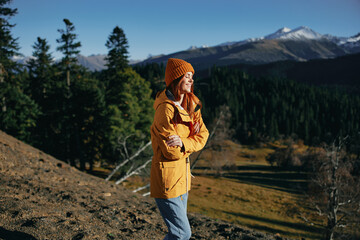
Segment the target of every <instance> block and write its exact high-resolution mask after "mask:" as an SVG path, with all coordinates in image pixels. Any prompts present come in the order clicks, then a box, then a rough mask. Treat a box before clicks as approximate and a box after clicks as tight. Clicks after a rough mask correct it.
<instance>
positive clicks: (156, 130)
mask: <svg viewBox="0 0 360 240" xmlns="http://www.w3.org/2000/svg"><path fill="white" fill-rule="evenodd" d="M167 93H169V92H167V90H164V91H162V92H161V93H160V94H158V95H157V98H156V99H155V102H154V109H155V116H154V122H153V124H152V125H151V141H152V147H153V151H154V156H153V159H152V164H151V174H150V196H151V197H154V198H165V199H168V198H174V197H178V196H180V195H182V194H185V193H187V192H188V191H189V190H190V186H191V177H190V176H191V174H190V163H189V161H188V157H189V155H190V154H191V153H193V152H196V151H199V150H201V149H202V148H203V147H204V146H205V144H206V141H207V139H208V136H209V131H208V130H207V128H206V126H205V124H204V122H203V120H202V117H201V112H200V110H197V111H195V113H194V117H193V118H191V117H190V116H189V114H188V113H187V112H186V111H185V110H184V109H182V108H181V107H179V106H177V105H175V103H174V102H173V101H172V100H170V99H169V97H170V98H171V93H170V95H169V94H167ZM195 121H196V122H199V123H200V130H199V132H198V133H197V134H195V135H192V136H190V128H189V126H190V125H192V124H195ZM171 135H178V136H180V138H181V140H182V142H183V147H182V148H180V147H179V146H175V147H168V146H167V144H166V141H167V140H168V137H169V136H171Z"/></svg>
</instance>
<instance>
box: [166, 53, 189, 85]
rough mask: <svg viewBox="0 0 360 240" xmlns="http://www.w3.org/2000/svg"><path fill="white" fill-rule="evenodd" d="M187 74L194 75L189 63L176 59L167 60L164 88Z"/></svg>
mask: <svg viewBox="0 0 360 240" xmlns="http://www.w3.org/2000/svg"><path fill="white" fill-rule="evenodd" d="M187 72H192V73H193V74H194V73H195V71H194V68H193V67H192V66H191V64H190V63H188V62H186V61H184V60H181V59H177V58H169V59H168V62H167V65H166V70H165V83H166V86H169V85H170V84H171V83H172V81H174V80H175V79H177V78H179V77H181V76H182V75H184V74H185V73H187Z"/></svg>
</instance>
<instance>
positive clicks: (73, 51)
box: [56, 18, 81, 91]
mask: <svg viewBox="0 0 360 240" xmlns="http://www.w3.org/2000/svg"><path fill="white" fill-rule="evenodd" d="M63 21H64V23H65V29H58V32H59V33H60V34H61V37H60V38H59V39H57V40H56V42H57V43H59V44H62V45H60V46H59V47H57V48H56V49H57V50H58V51H60V52H62V53H63V54H64V57H63V59H62V64H63V65H64V66H65V69H66V83H67V87H68V89H69V91H70V85H71V80H70V71H71V68H72V66H73V65H75V64H76V62H77V59H76V56H77V54H79V53H80V50H79V48H80V47H81V43H80V42H76V41H75V40H76V38H77V35H76V34H75V33H74V31H75V26H74V24H73V23H72V22H70V21H69V20H68V19H66V18H65V19H64V20H63Z"/></svg>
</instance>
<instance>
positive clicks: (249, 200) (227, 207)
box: [189, 141, 322, 239]
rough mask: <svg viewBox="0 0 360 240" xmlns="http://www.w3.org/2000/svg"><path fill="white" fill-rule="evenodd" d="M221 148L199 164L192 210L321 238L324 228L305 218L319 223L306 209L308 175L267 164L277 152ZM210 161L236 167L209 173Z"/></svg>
mask: <svg viewBox="0 0 360 240" xmlns="http://www.w3.org/2000/svg"><path fill="white" fill-rule="evenodd" d="M221 145H222V148H221V149H222V151H221V152H217V153H215V152H214V151H209V150H205V151H204V153H203V155H202V160H199V161H198V164H197V169H195V170H194V175H196V177H195V178H194V179H193V184H192V186H193V187H192V190H191V192H190V197H189V211H191V212H199V213H202V214H205V215H208V216H210V217H212V218H218V219H222V220H226V221H230V222H234V223H237V224H239V225H243V226H247V227H250V228H253V229H256V230H259V231H264V232H269V233H274V234H276V233H277V234H279V235H281V236H284V237H290V238H298V239H301V238H306V239H319V238H320V237H321V235H320V234H319V232H321V231H322V229H321V228H318V227H315V226H312V225H310V224H307V223H305V221H304V220H303V219H302V217H301V216H302V214H304V215H306V216H307V217H308V218H309V216H310V219H311V220H312V221H313V222H318V221H319V220H318V219H317V218H316V216H315V215H313V214H312V213H311V212H310V210H309V209H307V208H306V207H305V205H304V204H303V203H304V196H303V195H302V189H303V188H304V186H305V185H306V174H305V173H302V172H296V171H289V170H278V169H276V168H272V167H271V166H270V165H269V164H268V163H267V162H266V156H267V155H268V154H269V153H271V152H273V151H274V150H273V149H271V148H269V147H262V148H252V147H249V146H240V145H237V144H235V143H233V142H231V141H225V142H223V143H222V144H221ZM224 152H225V153H224ZM216 154H217V155H216ZM222 158H231V159H232V160H231V161H230V160H229V159H227V160H224V159H222ZM209 161H219V162H223V163H224V162H232V163H233V164H235V166H234V165H232V167H229V168H227V169H228V170H226V171H220V172H219V171H217V170H211V169H209V168H208V167H209V166H212V165H214V164H213V163H210V162H209Z"/></svg>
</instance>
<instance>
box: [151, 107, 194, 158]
mask: <svg viewBox="0 0 360 240" xmlns="http://www.w3.org/2000/svg"><path fill="white" fill-rule="evenodd" d="M169 106H170V105H169V104H161V105H159V107H158V108H157V109H156V111H155V117H154V122H153V126H152V128H151V132H152V135H153V136H154V137H155V138H156V141H157V143H158V144H159V147H160V150H161V152H162V154H163V155H164V157H165V158H166V159H168V160H179V159H180V158H184V156H185V155H188V154H186V153H185V152H184V151H182V150H181V148H180V147H179V146H175V147H168V146H167V144H166V141H167V140H168V137H169V136H171V135H179V134H177V132H176V130H175V127H174V125H173V123H172V118H173V117H174V109H173V108H172V107H169ZM185 157H186V156H185Z"/></svg>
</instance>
